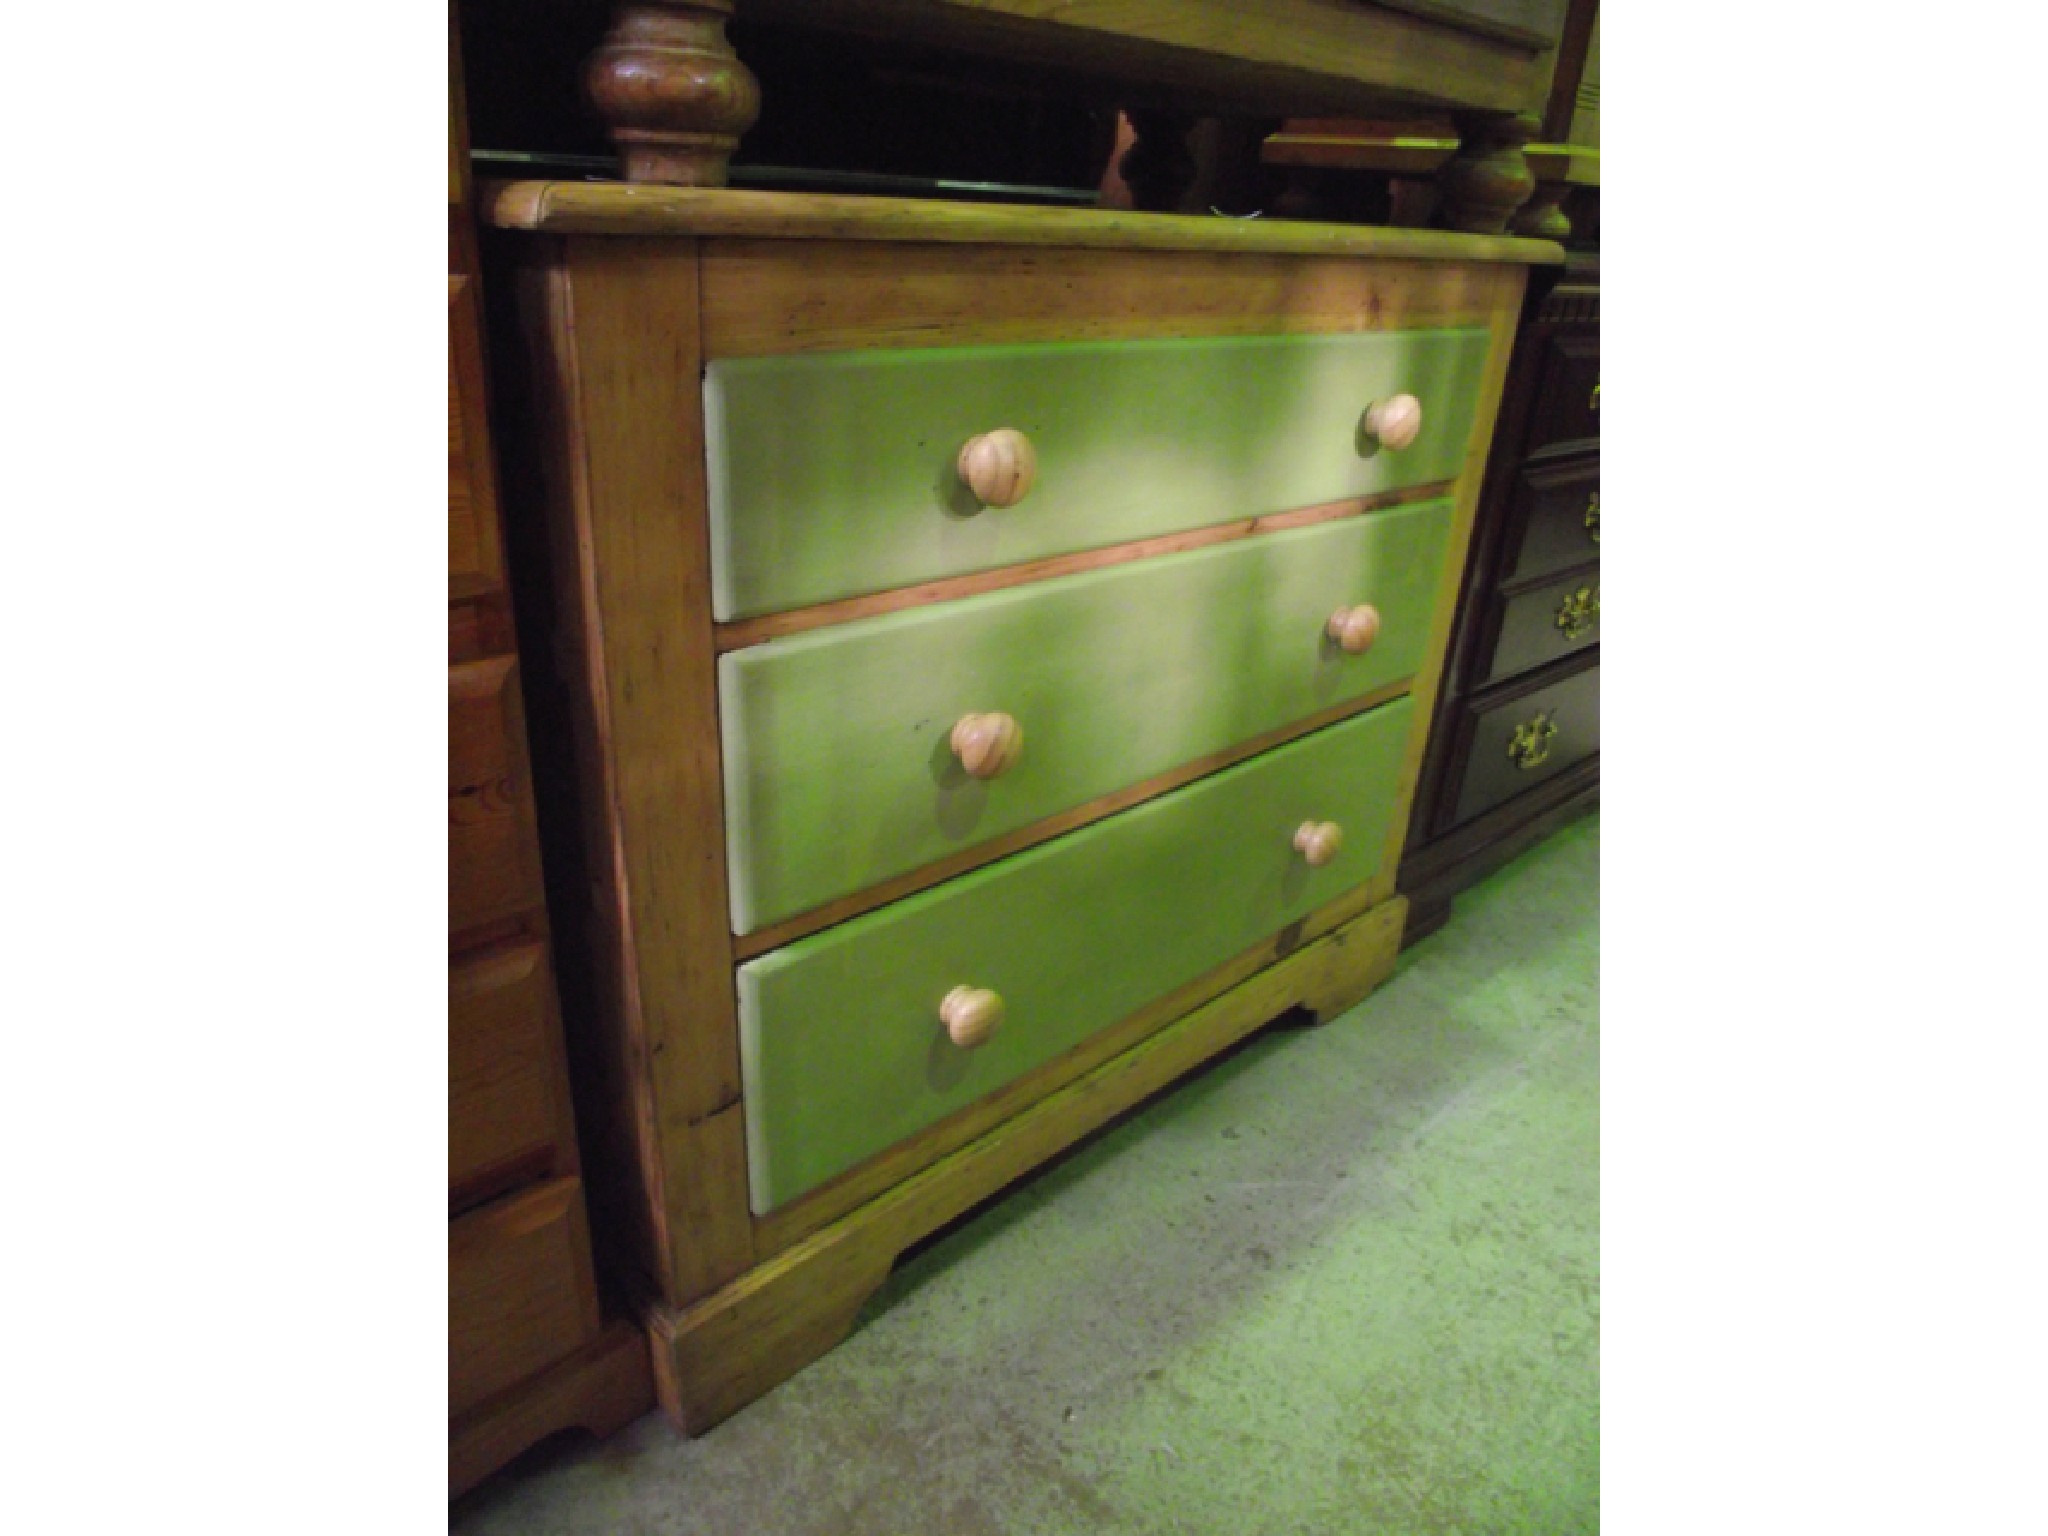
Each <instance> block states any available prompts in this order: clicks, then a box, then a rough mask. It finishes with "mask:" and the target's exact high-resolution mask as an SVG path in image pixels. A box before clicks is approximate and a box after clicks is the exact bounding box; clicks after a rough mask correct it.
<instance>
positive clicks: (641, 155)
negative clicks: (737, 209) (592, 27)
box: [584, 0, 761, 187]
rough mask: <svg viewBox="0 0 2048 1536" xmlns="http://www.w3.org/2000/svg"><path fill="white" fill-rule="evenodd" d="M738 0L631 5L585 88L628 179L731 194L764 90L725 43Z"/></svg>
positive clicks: (618, 14) (639, 0)
mask: <svg viewBox="0 0 2048 1536" xmlns="http://www.w3.org/2000/svg"><path fill="white" fill-rule="evenodd" d="M732 7H733V0H628V3H625V4H622V5H620V6H619V7H618V9H617V10H616V11H615V12H614V13H613V17H612V28H611V31H610V32H608V33H607V34H605V40H604V42H603V44H602V45H601V46H600V47H599V48H598V50H597V52H596V53H594V54H592V55H591V56H590V63H589V64H588V65H587V66H586V68H585V71H584V83H585V85H586V86H587V87H588V89H589V91H590V97H591V100H592V101H593V102H594V103H595V104H596V106H597V110H598V113H599V115H600V116H602V117H603V118H604V120H605V125H606V126H607V127H608V128H610V129H611V134H612V142H613V143H615V144H617V145H618V147H619V157H620V159H621V160H622V161H623V162H624V166H625V173H626V180H628V181H654V182H665V183H668V184H669V185H671V186H679V187H722V186H724V185H725V169H726V163H727V162H728V161H729V160H731V159H732V152H733V151H734V150H735V149H737V148H738V147H739V142H740V135H741V134H743V133H745V132H746V131H747V130H748V129H749V128H751V127H753V126H754V119H755V118H757V117H759V116H760V115H761V87H760V84H759V82H757V81H756V80H755V79H754V72H753V71H752V70H750V69H748V68H747V66H746V65H745V64H743V63H741V62H740V58H739V55H738V54H736V53H734V52H733V51H732V44H731V43H729V42H727V41H726V38H725V23H726V18H727V17H729V16H731V15H732Z"/></svg>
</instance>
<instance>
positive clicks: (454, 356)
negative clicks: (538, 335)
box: [448, 215, 505, 597]
mask: <svg viewBox="0 0 2048 1536" xmlns="http://www.w3.org/2000/svg"><path fill="white" fill-rule="evenodd" d="M465 217H466V215H465ZM504 579H505V562H504V556H503V553H502V552H501V551H500V549H499V547H498V492H497V479H496V470H495V469H494V467H493V466H492V463H491V440H490V427H489V422H488V419H487V417H486V415H485V410H484V359H483V340H482V336H481V333H480V328H479V324H478V320H477V302H476V294H475V292H474V291H473V287H472V284H471V280H470V278H469V277H468V276H466V275H456V276H451V277H450V278H449V279H448V591H449V595H450V596H451V597H464V596H468V595H469V594H471V593H475V592H481V591H485V590H488V589H489V588H492V587H495V586H497V585H499V584H500V583H502V582H503V581H504Z"/></svg>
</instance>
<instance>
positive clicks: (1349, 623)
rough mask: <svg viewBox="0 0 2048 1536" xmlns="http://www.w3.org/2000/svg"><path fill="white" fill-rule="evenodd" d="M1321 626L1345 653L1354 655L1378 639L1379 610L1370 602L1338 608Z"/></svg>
mask: <svg viewBox="0 0 2048 1536" xmlns="http://www.w3.org/2000/svg"><path fill="white" fill-rule="evenodd" d="M1323 627H1324V630H1325V632H1326V633H1328V635H1329V637H1330V638H1331V639H1332V640H1334V641H1336V642H1337V643H1338V644H1339V645H1340V646H1342V647H1343V648H1344V652H1345V654H1346V655H1349V656H1356V655H1358V654H1359V653H1360V652H1361V651H1363V650H1364V649H1365V648H1366V647H1367V646H1369V645H1371V644H1372V643H1373V641H1375V640H1377V639H1379V637H1380V611H1379V609H1377V608H1375V607H1373V605H1372V604H1371V603H1360V604H1359V605H1358V606H1357V607H1355V608H1339V609H1338V610H1337V611H1336V612H1335V613H1333V614H1331V615H1330V622H1329V623H1328V624H1326V625H1325V626H1323Z"/></svg>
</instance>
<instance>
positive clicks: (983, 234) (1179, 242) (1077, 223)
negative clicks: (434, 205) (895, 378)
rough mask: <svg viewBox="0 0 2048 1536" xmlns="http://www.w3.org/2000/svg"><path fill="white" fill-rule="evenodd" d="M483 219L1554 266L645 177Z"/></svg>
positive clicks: (1387, 239) (498, 202)
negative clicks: (670, 183) (673, 183)
mask: <svg viewBox="0 0 2048 1536" xmlns="http://www.w3.org/2000/svg"><path fill="white" fill-rule="evenodd" d="M483 193H484V204H485V206H484V208H483V209H482V210H481V216H482V217H483V218H485V219H486V220H488V222H490V223H493V224H496V225H497V226H498V227H500V228H502V229H527V230H536V231H541V232H544V233H549V234H560V235H643V236H655V237H658V238H664V239H666V240H668V241H669V242H670V243H669V249H671V250H673V249H675V247H674V244H673V241H674V239H675V238H676V237H678V236H681V237H691V238H707V239H708V238H714V237H719V236H730V237H735V238H740V239H770V240H813V241H814V240H887V241H907V240H916V241H923V242H930V243H937V244H941V245H1012V246H1068V247H1072V248H1074V249H1076V250H1150V251H1236V252H1244V253H1247V254H1252V255H1266V256H1347V257H1352V258H1362V259H1368V260H1388V259H1392V260H1409V259H1416V260H1423V261H1447V262H1465V261H1486V262H1505V263H1509V264H1512V265H1517V266H1520V265H1524V264H1530V263H1533V264H1536V265H1539V266H1554V265H1557V264H1559V263H1561V262H1562V261H1563V260H1564V247H1562V246H1560V245H1556V244H1553V243H1552V242H1550V241H1548V240H1524V239H1519V238H1511V237H1508V236H1503V235H1465V234H1454V233H1451V232H1448V231H1444V230H1429V229H1390V228H1386V227H1383V226H1378V225H1371V224H1316V223H1309V222H1307V221H1301V220H1293V219H1218V218H1207V217H1203V218H1195V217H1182V216H1179V215H1175V214H1167V213H1118V212H1111V211H1109V210H1106V209H1097V208H1035V207H1024V206H1013V205H1004V204H998V203H943V202H932V201H927V200H924V199H919V198H908V197H867V196H854V195H840V194H823V193H809V192H735V191H732V190H730V189H728V188H724V187H667V186H657V185H654V184H652V183H647V182H642V183H638V184H634V185H627V184H625V183H621V182H592V181H512V182H498V183H494V184H490V185H487V186H486V187H484V189H483Z"/></svg>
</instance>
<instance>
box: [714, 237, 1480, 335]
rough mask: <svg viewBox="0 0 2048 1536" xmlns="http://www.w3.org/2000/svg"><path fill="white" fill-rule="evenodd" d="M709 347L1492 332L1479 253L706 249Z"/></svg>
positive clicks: (826, 245)
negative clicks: (1485, 328) (1471, 257)
mask: <svg viewBox="0 0 2048 1536" xmlns="http://www.w3.org/2000/svg"><path fill="white" fill-rule="evenodd" d="M703 250H704V255H703V273H704V275H703V292H704V355H705V356H706V357H707V358H720V357H760V356H768V355H775V354H782V353H791V352H842V351H847V350H850V349H853V348H860V347H906V346H909V347H926V346H937V345H945V346H976V345H987V344H992V343H1003V342H1027V341H1115V340H1122V339H1125V338H1133V337H1144V336H1250V335H1265V336H1271V335H1289V334H1293V333H1298V332H1316V333H1326V332H1347V331H1384V330H1427V329H1433V328H1441V327H1450V326H1459V325H1483V324H1484V323H1485V317H1486V310H1487V299H1488V295H1489V294H1490V293H1491V292H1492V287H1491V284H1490V282H1489V281H1488V276H1487V274H1488V273H1489V272H1490V271H1491V270H1492V268H1491V267H1490V266H1488V265H1485V264H1483V263H1478V262H1464V261H1460V262H1433V261H1418V260H1413V259H1401V260H1396V259H1386V260H1378V261H1371V262H1361V261H1359V260H1357V259H1356V258H1353V257H1338V256H1279V255H1270V254H1264V255H1262V254H1241V253H1240V254H1223V253H1219V252H1213V251H1144V250H1072V249H1059V248H1045V247H1036V246H1033V247H1025V248H1016V247H1005V246H986V247H977V248H975V249H972V250H962V249H961V248H960V247H958V246H952V245H918V244H913V243H908V242H899V241H890V242H866V241H853V240H837V241H827V242H821V243H813V242H808V241H805V242H793V241H789V240H736V239H735V240H707V241H705V242H704V247H703Z"/></svg>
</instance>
